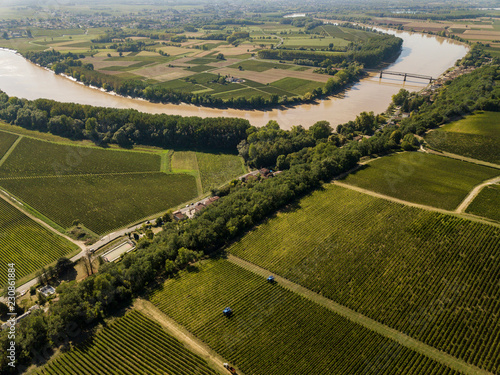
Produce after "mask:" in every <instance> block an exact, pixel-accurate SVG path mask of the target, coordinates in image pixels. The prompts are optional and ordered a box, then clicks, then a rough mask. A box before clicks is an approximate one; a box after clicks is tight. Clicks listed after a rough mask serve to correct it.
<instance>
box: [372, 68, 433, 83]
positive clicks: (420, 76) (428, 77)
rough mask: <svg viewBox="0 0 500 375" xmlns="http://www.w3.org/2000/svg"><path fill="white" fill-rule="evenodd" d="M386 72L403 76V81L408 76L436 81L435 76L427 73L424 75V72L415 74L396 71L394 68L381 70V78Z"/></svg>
mask: <svg viewBox="0 0 500 375" xmlns="http://www.w3.org/2000/svg"><path fill="white" fill-rule="evenodd" d="M384 74H385V75H393V76H402V77H404V79H403V82H406V77H411V78H418V79H425V80H426V81H429V83H431V82H432V81H434V78H432V77H431V76H426V75H422V74H415V73H405V72H394V71H392V70H381V71H380V76H379V78H382V76H383V75H384Z"/></svg>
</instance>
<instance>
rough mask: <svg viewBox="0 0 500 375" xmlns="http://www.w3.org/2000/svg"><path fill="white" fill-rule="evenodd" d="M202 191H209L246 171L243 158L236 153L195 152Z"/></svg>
mask: <svg viewBox="0 0 500 375" xmlns="http://www.w3.org/2000/svg"><path fill="white" fill-rule="evenodd" d="M196 159H197V160H198V167H199V169H200V177H201V184H202V186H203V191H204V192H207V191H210V189H212V188H217V187H219V186H220V185H222V184H224V183H226V182H228V181H229V180H231V179H233V178H236V177H238V176H241V175H243V174H245V173H246V168H245V165H244V162H243V159H242V158H241V157H240V156H238V155H229V154H209V153H203V152H197V153H196Z"/></svg>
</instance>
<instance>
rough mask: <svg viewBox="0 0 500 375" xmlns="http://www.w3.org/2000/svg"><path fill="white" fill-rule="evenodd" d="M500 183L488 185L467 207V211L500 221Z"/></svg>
mask: <svg viewBox="0 0 500 375" xmlns="http://www.w3.org/2000/svg"><path fill="white" fill-rule="evenodd" d="M499 207H500V185H489V186H486V187H485V188H484V189H483V190H482V191H481V192H480V193H479V195H478V196H477V197H476V198H475V199H474V200H473V201H472V203H471V204H470V206H469V207H467V210H466V211H467V213H470V214H473V215H477V216H483V217H487V218H488V219H492V220H496V221H500V209H499Z"/></svg>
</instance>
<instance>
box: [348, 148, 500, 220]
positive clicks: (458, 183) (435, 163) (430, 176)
mask: <svg viewBox="0 0 500 375" xmlns="http://www.w3.org/2000/svg"><path fill="white" fill-rule="evenodd" d="M498 175H500V170H498V169H494V168H488V167H483V166H480V165H475V164H471V163H466V162H462V161H458V160H455V159H451V158H446V157H442V156H437V155H430V154H425V153H422V152H405V153H401V154H395V155H390V156H385V157H383V158H380V159H377V160H374V161H373V162H371V163H368V164H367V165H366V167H365V168H364V169H362V170H359V171H357V172H355V173H352V174H350V175H349V176H347V178H346V179H345V181H344V182H346V183H348V184H351V185H355V186H359V187H361V188H365V189H368V190H373V191H375V192H377V193H381V194H386V195H389V196H391V197H395V198H399V199H403V200H406V201H410V202H415V203H420V204H425V205H429V206H434V207H438V208H443V209H447V210H454V209H455V208H456V207H457V206H458V205H459V204H460V203H461V202H462V200H463V199H464V198H465V197H466V196H467V194H468V193H469V191H470V190H472V188H473V187H474V186H476V185H478V184H480V183H481V182H483V181H484V180H488V179H490V178H492V177H495V176H498Z"/></svg>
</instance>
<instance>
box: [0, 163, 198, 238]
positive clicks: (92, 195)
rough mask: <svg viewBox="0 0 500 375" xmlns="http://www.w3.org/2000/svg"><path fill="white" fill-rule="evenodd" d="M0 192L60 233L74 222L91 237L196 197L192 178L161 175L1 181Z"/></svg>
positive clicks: (113, 175) (182, 175) (153, 173)
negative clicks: (59, 228) (51, 223)
mask: <svg viewBox="0 0 500 375" xmlns="http://www.w3.org/2000/svg"><path fill="white" fill-rule="evenodd" d="M0 186H2V187H3V188H5V189H6V190H8V191H9V192H11V193H12V194H14V195H15V196H16V197H18V198H19V199H21V200H22V201H24V202H25V203H27V204H29V205H30V206H32V207H33V208H34V209H36V210H38V211H40V212H41V213H43V214H44V215H46V216H47V217H48V218H50V219H51V220H53V221H55V222H56V223H57V224H59V225H61V226H62V227H64V228H68V227H70V226H71V225H72V223H73V221H74V220H79V221H80V223H82V224H84V225H85V226H86V227H87V228H89V229H90V230H92V231H93V232H95V233H96V234H104V233H106V232H108V231H111V230H113V229H115V228H118V227H122V226H124V225H127V224H129V223H132V222H135V221H139V220H140V219H142V218H145V217H148V216H150V215H153V214H156V213H159V212H161V211H165V210H167V209H168V208H169V207H175V206H177V205H179V204H181V203H183V202H185V201H188V200H190V199H192V198H194V197H196V196H197V195H198V192H197V190H196V182H195V178H194V177H192V176H189V175H185V174H165V173H161V172H151V173H127V174H108V175H87V176H85V175H82V176H75V177H63V176H62V177H38V178H30V179H4V180H0Z"/></svg>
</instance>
